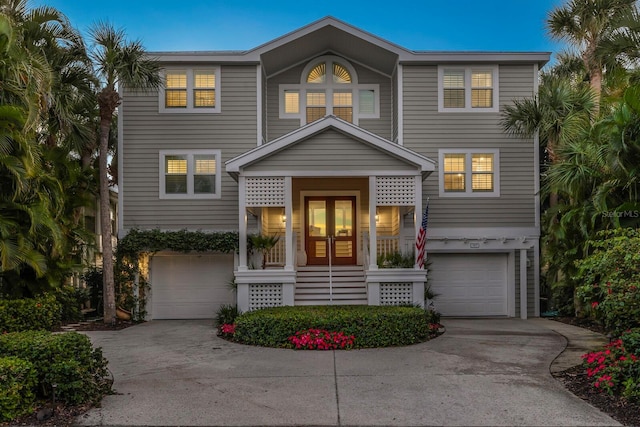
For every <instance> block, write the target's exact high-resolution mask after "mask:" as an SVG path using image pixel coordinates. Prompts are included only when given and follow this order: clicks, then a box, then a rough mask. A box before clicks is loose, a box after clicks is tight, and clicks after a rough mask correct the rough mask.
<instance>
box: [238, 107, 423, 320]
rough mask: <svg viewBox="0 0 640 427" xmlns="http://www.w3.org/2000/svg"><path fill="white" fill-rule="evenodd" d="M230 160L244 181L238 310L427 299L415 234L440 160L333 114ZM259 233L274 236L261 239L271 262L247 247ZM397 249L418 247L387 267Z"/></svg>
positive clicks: (402, 251)
mask: <svg viewBox="0 0 640 427" xmlns="http://www.w3.org/2000/svg"><path fill="white" fill-rule="evenodd" d="M226 169H227V172H228V173H229V174H231V175H232V176H233V177H234V178H235V179H237V181H238V223H239V234H240V248H239V256H238V265H237V269H236V271H235V280H236V283H237V284H238V306H239V308H240V309H241V310H250V309H254V308H259V307H264V306H270V305H293V304H398V303H411V304H422V303H423V293H424V284H425V281H426V271H424V270H422V269H419V268H418V267H417V262H416V259H415V257H416V255H415V254H414V252H415V251H414V245H415V243H414V242H415V240H416V236H417V233H418V230H419V227H420V223H419V220H418V221H416V216H417V217H418V218H420V216H421V212H422V209H423V200H422V181H423V179H425V178H426V177H427V176H428V175H429V174H430V173H431V172H433V171H434V170H435V162H434V161H433V160H430V159H428V158H426V157H424V156H422V155H420V154H418V153H415V152H414V151H411V150H409V149H406V148H404V147H402V146H400V145H398V144H396V143H394V142H391V141H388V140H386V139H384V138H381V137H379V136H377V135H375V134H372V133H370V132H367V131H365V130H363V129H361V128H359V127H357V126H354V125H353V124H351V123H348V122H345V121H344V120H341V119H339V118H336V117H333V116H327V117H325V118H322V119H320V120H317V121H315V122H313V123H311V124H308V125H306V126H304V127H302V128H299V129H297V130H295V131H293V132H291V133H290V134H287V135H284V136H282V137H280V138H278V139H276V140H274V141H271V142H269V143H267V144H263V145H261V146H259V147H257V148H255V149H253V150H251V151H249V152H247V153H244V154H242V155H240V156H238V157H236V158H234V159H231V160H229V161H227V162H226ZM252 235H258V236H271V237H273V238H274V239H273V240H275V238H276V237H277V242H276V243H275V244H274V245H273V246H272V247H268V248H263V249H262V251H263V252H264V254H265V255H264V256H265V258H264V264H263V260H262V259H261V257H260V256H259V254H258V252H257V251H251V250H250V249H251V248H250V244H248V240H247V238H248V237H249V236H252ZM260 240H262V241H264V240H265V239H260ZM267 240H268V239H267ZM272 243H273V242H272ZM391 254H403V255H404V256H410V257H412V259H411V260H409V265H408V268H394V269H382V268H380V267H384V266H388V265H386V264H385V263H384V262H383V261H384V257H385V256H387V255H391ZM379 260H380V266H379V262H378V261H379ZM263 265H264V267H265V268H264V269H262V266H263ZM311 267H313V268H311ZM404 267H407V266H404ZM345 269H346V270H345ZM309 270H312V271H313V274H310V273H309ZM382 270H388V272H387V271H385V273H384V274H378V273H377V272H378V271H382ZM345 271H348V274H346V273H344V272H345ZM343 273H344V274H343ZM341 274H342V275H341ZM310 277H313V280H312V279H310Z"/></svg>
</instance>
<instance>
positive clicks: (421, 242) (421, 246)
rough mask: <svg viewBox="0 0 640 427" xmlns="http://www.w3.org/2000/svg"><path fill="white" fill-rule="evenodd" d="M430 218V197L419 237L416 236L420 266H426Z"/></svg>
mask: <svg viewBox="0 0 640 427" xmlns="http://www.w3.org/2000/svg"><path fill="white" fill-rule="evenodd" d="M428 219H429V199H427V206H426V207H425V208H424V214H423V215H422V224H421V225H420V230H419V231H418V237H417V238H416V249H417V250H418V268H420V269H422V268H424V257H425V246H426V244H427V221H428Z"/></svg>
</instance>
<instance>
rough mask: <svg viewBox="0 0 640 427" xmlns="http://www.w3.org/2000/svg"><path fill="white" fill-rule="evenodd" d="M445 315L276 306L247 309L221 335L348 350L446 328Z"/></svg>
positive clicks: (424, 336)
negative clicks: (441, 321)
mask: <svg viewBox="0 0 640 427" xmlns="http://www.w3.org/2000/svg"><path fill="white" fill-rule="evenodd" d="M438 322H439V315H438V314H437V313H434V312H431V311H426V310H424V309H422V308H420V307H413V306H401V307H398V306H297V307H273V308H265V309H261V310H255V311H251V312H247V313H244V314H241V315H240V316H238V317H237V318H236V319H235V323H234V324H223V325H221V326H220V327H219V334H220V335H221V336H223V337H225V338H227V339H230V340H233V341H236V342H240V343H244V344H251V345H261V346H265V347H283V348H299V349H302V348H305V349H341V348H344V349H347V348H367V347H389V346H399V345H409V344H415V343H418V342H422V341H426V340H428V339H430V338H432V337H434V336H436V335H438V330H439V328H440V324H439V323H438Z"/></svg>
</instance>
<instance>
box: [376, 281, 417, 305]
mask: <svg viewBox="0 0 640 427" xmlns="http://www.w3.org/2000/svg"><path fill="white" fill-rule="evenodd" d="M412 291H413V284H412V283H397V282H396V283H380V305H398V304H411V303H412V302H413V298H412V294H413V292H412Z"/></svg>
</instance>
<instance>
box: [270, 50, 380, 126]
mask: <svg viewBox="0 0 640 427" xmlns="http://www.w3.org/2000/svg"><path fill="white" fill-rule="evenodd" d="M328 70H329V73H331V75H330V76H328V75H327V74H328V73H327V71H328ZM379 108H380V99H379V86H378V85H362V84H358V76H357V74H356V71H355V69H354V68H353V67H352V66H351V64H349V63H348V62H346V61H345V60H344V59H342V58H338V57H335V56H324V57H321V58H317V59H315V60H314V61H312V62H310V63H309V64H308V65H307V66H306V67H305V69H304V70H303V72H302V76H301V78H300V84H299V85H281V86H280V118H299V119H300V124H301V125H304V124H306V123H311V122H314V121H316V120H319V119H321V118H323V117H325V116H327V115H334V116H336V117H339V118H341V119H342V120H345V121H347V122H349V123H355V124H357V122H358V120H359V119H362V118H379V117H380V113H379Z"/></svg>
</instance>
